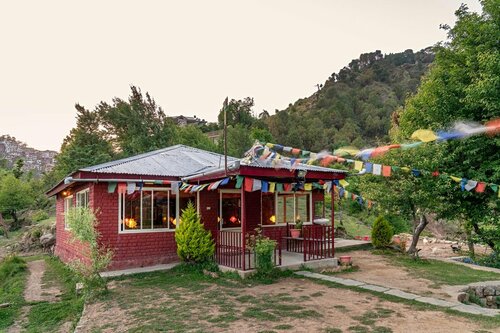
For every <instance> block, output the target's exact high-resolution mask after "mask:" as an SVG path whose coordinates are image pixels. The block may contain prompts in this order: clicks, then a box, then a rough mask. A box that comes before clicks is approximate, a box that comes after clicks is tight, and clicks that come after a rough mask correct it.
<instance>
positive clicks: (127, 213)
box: [119, 189, 195, 232]
mask: <svg viewBox="0 0 500 333" xmlns="http://www.w3.org/2000/svg"><path fill="white" fill-rule="evenodd" d="M189 201H192V202H195V196H194V195H193V194H186V193H180V194H179V195H177V194H176V193H175V192H173V191H171V190H170V189H144V190H142V191H135V192H134V193H132V194H125V193H120V195H119V202H120V207H119V222H120V231H137V230H144V231H146V232H147V231H151V230H174V229H175V227H176V225H177V221H178V219H179V216H178V213H179V212H178V211H177V204H178V205H179V206H178V207H179V211H181V212H182V210H183V209H185V208H186V207H187V204H188V202H189Z"/></svg>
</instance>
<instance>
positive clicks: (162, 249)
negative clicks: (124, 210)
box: [55, 183, 323, 270]
mask: <svg viewBox="0 0 500 333" xmlns="http://www.w3.org/2000/svg"><path fill="white" fill-rule="evenodd" d="M87 187H89V188H90V194H89V199H90V207H91V208H93V209H95V210H97V211H98V214H97V215H98V219H99V228H98V229H99V232H100V233H101V244H102V245H103V246H106V247H108V248H110V249H111V250H113V252H114V257H113V261H112V264H111V266H110V267H109V269H111V270H114V269H123V268H129V267H142V266H151V265H156V264H163V263H170V262H174V261H177V259H178V258H177V253H176V243H175V232H174V231H168V232H149V233H148V232H141V233H122V234H120V233H118V193H117V191H115V193H108V185H107V183H97V184H94V183H88V184H82V185H81V186H79V187H78V188H75V190H71V192H72V194H73V193H76V192H77V191H79V190H82V189H84V188H87ZM322 196H323V194H322V193H321V192H314V194H313V207H314V201H315V200H320V199H321V198H322ZM73 199H75V196H74V197H73ZM245 203H246V210H245V212H246V222H247V226H246V231H251V230H254V229H255V228H257V227H259V226H260V223H261V200H260V192H246V193H245ZM199 205H200V206H199V207H200V215H201V219H202V222H203V224H204V225H205V227H206V228H207V229H208V230H210V231H211V232H212V235H214V236H215V235H216V233H217V230H218V222H217V217H218V210H219V193H218V191H202V192H201V193H200V203H199ZM56 207H57V220H56V235H57V240H56V249H55V253H56V255H57V256H59V257H60V258H61V259H62V260H63V261H65V262H69V261H72V260H74V259H75V258H85V257H86V255H85V254H86V250H87V248H86V247H85V246H83V245H82V244H79V243H78V242H70V241H69V239H70V234H69V232H68V231H65V230H64V198H63V196H62V195H61V194H58V195H57V205H56ZM263 233H264V235H266V236H268V237H270V238H271V239H275V240H277V239H278V238H279V236H280V235H282V236H285V233H286V227H285V226H279V227H264V228H263Z"/></svg>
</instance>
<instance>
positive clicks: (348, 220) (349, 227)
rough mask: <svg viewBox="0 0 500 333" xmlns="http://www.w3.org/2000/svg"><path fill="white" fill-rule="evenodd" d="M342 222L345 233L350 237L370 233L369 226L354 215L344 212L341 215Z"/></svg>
mask: <svg viewBox="0 0 500 333" xmlns="http://www.w3.org/2000/svg"><path fill="white" fill-rule="evenodd" d="M336 223H338V221H336ZM342 224H343V225H344V228H345V230H346V232H347V234H348V235H349V236H351V237H356V236H361V237H363V236H369V235H371V233H372V229H371V227H369V226H368V225H366V224H364V223H363V222H361V221H360V220H359V219H357V218H356V217H354V216H349V215H347V214H344V215H343V216H342Z"/></svg>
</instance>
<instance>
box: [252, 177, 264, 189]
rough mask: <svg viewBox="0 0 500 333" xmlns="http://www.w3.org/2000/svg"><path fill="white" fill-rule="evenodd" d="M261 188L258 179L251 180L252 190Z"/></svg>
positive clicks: (260, 182)
mask: <svg viewBox="0 0 500 333" xmlns="http://www.w3.org/2000/svg"><path fill="white" fill-rule="evenodd" d="M261 188H262V181H261V180H260V179H254V180H253V186H252V192H253V191H258V190H260V189H261Z"/></svg>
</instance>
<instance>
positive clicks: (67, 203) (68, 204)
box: [64, 195, 73, 230]
mask: <svg viewBox="0 0 500 333" xmlns="http://www.w3.org/2000/svg"><path fill="white" fill-rule="evenodd" d="M71 207H73V196H72V195H71V196H69V197H66V198H64V213H67V212H68V211H69V209H70V208H71ZM64 229H65V230H69V226H68V224H67V223H66V217H64Z"/></svg>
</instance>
